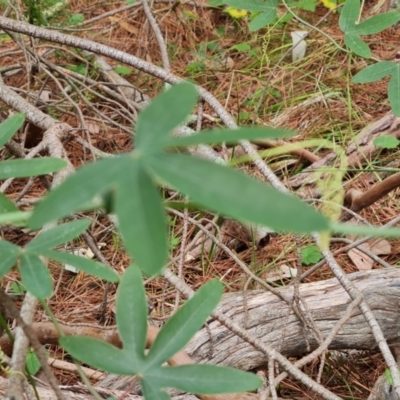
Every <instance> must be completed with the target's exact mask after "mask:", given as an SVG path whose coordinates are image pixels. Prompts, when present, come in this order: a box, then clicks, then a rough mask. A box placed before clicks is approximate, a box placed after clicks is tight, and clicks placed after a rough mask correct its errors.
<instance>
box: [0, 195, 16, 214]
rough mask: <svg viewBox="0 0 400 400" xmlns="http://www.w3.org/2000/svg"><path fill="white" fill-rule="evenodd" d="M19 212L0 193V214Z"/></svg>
mask: <svg viewBox="0 0 400 400" xmlns="http://www.w3.org/2000/svg"><path fill="white" fill-rule="evenodd" d="M14 211H19V209H18V207H17V206H16V205H15V204H14V203H13V202H12V201H11V200H10V199H9V198H8V197H7V196H6V195H5V194H3V193H0V214H4V213H7V212H14Z"/></svg>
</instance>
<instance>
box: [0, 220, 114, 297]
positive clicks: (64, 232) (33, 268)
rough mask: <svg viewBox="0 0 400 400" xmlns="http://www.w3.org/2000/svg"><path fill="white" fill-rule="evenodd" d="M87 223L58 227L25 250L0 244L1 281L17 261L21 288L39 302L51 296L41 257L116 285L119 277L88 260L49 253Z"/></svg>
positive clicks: (37, 239) (50, 230)
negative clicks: (67, 265)
mask: <svg viewBox="0 0 400 400" xmlns="http://www.w3.org/2000/svg"><path fill="white" fill-rule="evenodd" d="M89 223H90V221H88V220H81V221H73V222H69V223H66V224H62V225H58V226H56V227H54V228H52V229H49V230H48V231H45V232H42V233H41V234H39V235H38V236H36V238H34V239H33V240H31V242H30V243H28V244H27V246H25V248H23V249H22V248H20V247H18V246H16V245H14V244H12V243H9V242H6V241H4V240H2V241H0V257H1V259H2V263H1V264H0V277H2V276H4V275H5V274H6V273H7V272H8V271H9V270H10V269H11V268H12V267H13V266H14V265H15V264H16V263H17V262H18V260H19V265H18V269H19V272H20V274H21V278H22V284H23V285H24V286H25V287H26V288H27V290H28V291H29V292H31V293H32V294H33V295H34V296H36V297H37V298H39V299H44V298H46V297H48V296H50V295H51V292H52V290H53V284H52V279H51V276H50V272H49V270H48V268H47V267H46V266H45V265H44V264H43V262H42V261H41V259H40V256H45V257H49V258H51V259H54V260H57V261H60V262H63V263H68V264H69V265H72V266H74V267H76V268H77V269H80V270H82V271H85V272H87V273H90V274H92V275H94V276H97V277H99V278H102V279H105V280H108V281H111V282H117V281H118V279H119V278H118V275H117V274H116V273H115V272H114V271H112V270H111V269H109V268H107V267H106V266H105V265H103V264H100V263H98V262H95V261H93V260H90V259H86V258H82V257H78V256H75V255H73V254H68V253H64V252H59V251H54V250H52V249H53V248H54V247H56V246H58V245H60V244H63V243H65V242H68V241H70V240H72V239H73V238H75V237H76V236H78V235H79V234H81V233H82V232H83V231H84V230H86V228H87V227H88V225H89Z"/></svg>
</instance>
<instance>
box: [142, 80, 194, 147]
mask: <svg viewBox="0 0 400 400" xmlns="http://www.w3.org/2000/svg"><path fill="white" fill-rule="evenodd" d="M197 96H198V95H197V91H196V89H195V87H194V86H193V85H192V84H189V83H181V84H178V85H176V86H172V87H170V88H169V89H168V90H167V91H166V92H164V93H162V94H161V95H159V96H157V97H156V98H155V99H154V100H153V101H152V102H151V103H150V104H149V105H148V106H147V107H146V108H145V109H144V110H143V111H142V112H141V113H140V114H139V117H138V121H137V124H136V137H135V148H136V149H137V151H138V152H139V153H140V154H142V153H158V152H160V150H161V149H162V148H163V147H164V142H165V141H167V140H168V135H169V134H170V132H171V131H172V130H173V129H174V128H176V127H177V126H178V125H179V124H181V123H182V122H184V121H185V120H186V118H187V117H188V115H189V113H190V112H191V111H192V109H193V107H194V105H195V103H196V99H197Z"/></svg>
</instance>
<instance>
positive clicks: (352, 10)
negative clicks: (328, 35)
mask: <svg viewBox="0 0 400 400" xmlns="http://www.w3.org/2000/svg"><path fill="white" fill-rule="evenodd" d="M360 9H361V5H360V0H346V2H345V3H344V6H343V8H342V12H341V14H340V18H339V27H340V29H341V30H342V31H343V32H344V33H349V32H351V31H353V30H354V27H355V23H356V21H357V19H358V17H359V15H360Z"/></svg>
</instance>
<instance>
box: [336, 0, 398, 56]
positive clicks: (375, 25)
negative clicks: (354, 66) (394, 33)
mask: <svg viewBox="0 0 400 400" xmlns="http://www.w3.org/2000/svg"><path fill="white" fill-rule="evenodd" d="M360 13H361V5H360V0H346V2H345V3H344V6H343V9H342V12H341V14H340V19H339V27H340V29H341V30H342V31H343V32H344V34H345V35H344V42H345V43H346V45H347V47H349V49H351V50H352V51H354V53H356V54H357V55H359V56H360V57H364V58H371V50H370V48H369V47H368V45H367V44H366V43H365V42H363V41H362V40H361V39H360V37H359V36H361V35H372V34H374V33H378V32H380V31H383V30H384V29H386V28H389V27H390V26H392V25H393V24H395V23H396V22H398V21H400V13H398V12H394V11H393V12H389V13H385V14H379V15H376V16H373V17H371V18H368V19H367V20H365V21H362V22H361V23H358V20H359V17H360Z"/></svg>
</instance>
